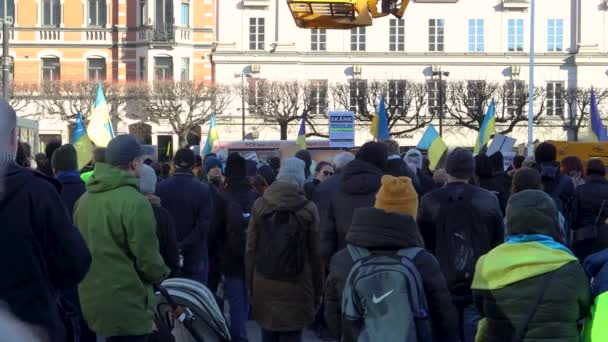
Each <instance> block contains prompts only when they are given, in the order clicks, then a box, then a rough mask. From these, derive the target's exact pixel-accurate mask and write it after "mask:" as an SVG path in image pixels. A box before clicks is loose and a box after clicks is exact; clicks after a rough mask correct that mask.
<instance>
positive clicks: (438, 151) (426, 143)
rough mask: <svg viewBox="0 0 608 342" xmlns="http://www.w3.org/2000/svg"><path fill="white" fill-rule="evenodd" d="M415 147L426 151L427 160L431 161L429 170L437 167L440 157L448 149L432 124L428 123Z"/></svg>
mask: <svg viewBox="0 0 608 342" xmlns="http://www.w3.org/2000/svg"><path fill="white" fill-rule="evenodd" d="M416 148H417V149H420V150H427V151H428V156H429V161H430V162H431V163H430V165H429V167H430V168H431V170H433V169H435V168H436V167H437V165H438V164H439V162H440V161H441V158H442V157H443V155H444V154H445V153H446V151H447V150H448V146H447V145H446V144H445V142H444V141H443V139H441V137H440V136H439V133H438V132H437V130H436V129H435V127H433V125H429V128H427V129H426V132H424V135H423V136H422V139H420V142H419V143H418V145H417V146H416Z"/></svg>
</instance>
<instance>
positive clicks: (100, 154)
mask: <svg viewBox="0 0 608 342" xmlns="http://www.w3.org/2000/svg"><path fill="white" fill-rule="evenodd" d="M105 161H106V149H105V148H103V147H98V148H96V149H95V151H93V160H91V162H90V163H89V164H90V166H89V164H87V166H85V168H83V169H82V170H81V171H80V179H82V181H83V182H85V183H88V182H89V180H90V179H91V177H93V174H94V173H95V163H98V162H99V163H103V162H105Z"/></svg>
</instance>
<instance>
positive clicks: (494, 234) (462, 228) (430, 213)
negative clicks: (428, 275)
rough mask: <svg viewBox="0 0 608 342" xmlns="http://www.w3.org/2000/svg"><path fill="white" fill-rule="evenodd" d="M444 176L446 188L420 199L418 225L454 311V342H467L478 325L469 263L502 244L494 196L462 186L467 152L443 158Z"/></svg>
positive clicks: (468, 168) (467, 173) (468, 167)
mask: <svg viewBox="0 0 608 342" xmlns="http://www.w3.org/2000/svg"><path fill="white" fill-rule="evenodd" d="M446 171H447V174H448V184H447V185H446V186H445V187H443V188H441V189H437V190H434V191H432V192H430V193H428V194H426V195H425V196H424V197H422V200H421V203H420V211H419V212H418V225H419V227H420V232H421V234H422V237H423V238H424V242H425V245H426V247H427V248H428V250H429V251H430V252H431V253H433V254H434V255H435V256H436V257H437V259H438V261H439V265H440V266H441V270H442V272H443V274H444V275H445V276H446V280H447V284H448V288H449V290H450V293H451V294H452V300H453V302H454V304H455V305H456V307H457V309H458V316H459V322H460V338H461V340H462V341H463V342H470V341H474V339H475V332H476V331H477V321H478V320H479V315H478V313H477V312H476V310H475V307H474V306H473V300H472V295H471V290H470V287H471V282H472V280H473V271H474V270H475V263H476V262H477V259H478V258H479V257H480V256H482V255H483V254H485V253H487V252H488V251H489V250H490V249H492V248H493V247H495V246H497V245H499V244H500V243H502V242H503V238H504V225H503V220H502V213H501V210H500V204H499V202H498V199H497V198H496V196H495V195H494V194H492V193H490V192H489V191H487V190H484V189H481V188H479V187H477V186H474V185H470V184H468V181H469V179H471V178H472V177H473V174H474V172H475V160H474V159H473V154H472V153H471V152H469V151H467V150H466V149H463V148H456V149H455V150H453V151H452V152H451V153H449V154H448V157H447V160H446Z"/></svg>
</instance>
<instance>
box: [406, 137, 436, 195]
mask: <svg viewBox="0 0 608 342" xmlns="http://www.w3.org/2000/svg"><path fill="white" fill-rule="evenodd" d="M426 160H428V159H426ZM403 161H404V162H405V163H406V164H407V165H408V166H410V167H412V168H413V171H415V172H416V177H418V182H419V183H420V187H419V190H420V192H419V193H418V195H419V196H420V197H422V196H424V195H425V194H427V193H429V192H431V191H433V189H435V183H434V182H433V174H432V173H430V172H428V173H427V172H426V171H423V169H424V167H423V166H424V165H423V164H424V163H425V159H424V158H422V153H421V152H420V151H418V150H417V149H415V148H412V149H409V150H408V151H407V152H406V153H405V156H403ZM427 168H428V165H427ZM429 171H430V170H429Z"/></svg>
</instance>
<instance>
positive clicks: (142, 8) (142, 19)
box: [138, 0, 148, 26]
mask: <svg viewBox="0 0 608 342" xmlns="http://www.w3.org/2000/svg"><path fill="white" fill-rule="evenodd" d="M138 10H139V26H144V25H146V24H147V23H148V9H147V7H146V0H140V1H139V7H138Z"/></svg>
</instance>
